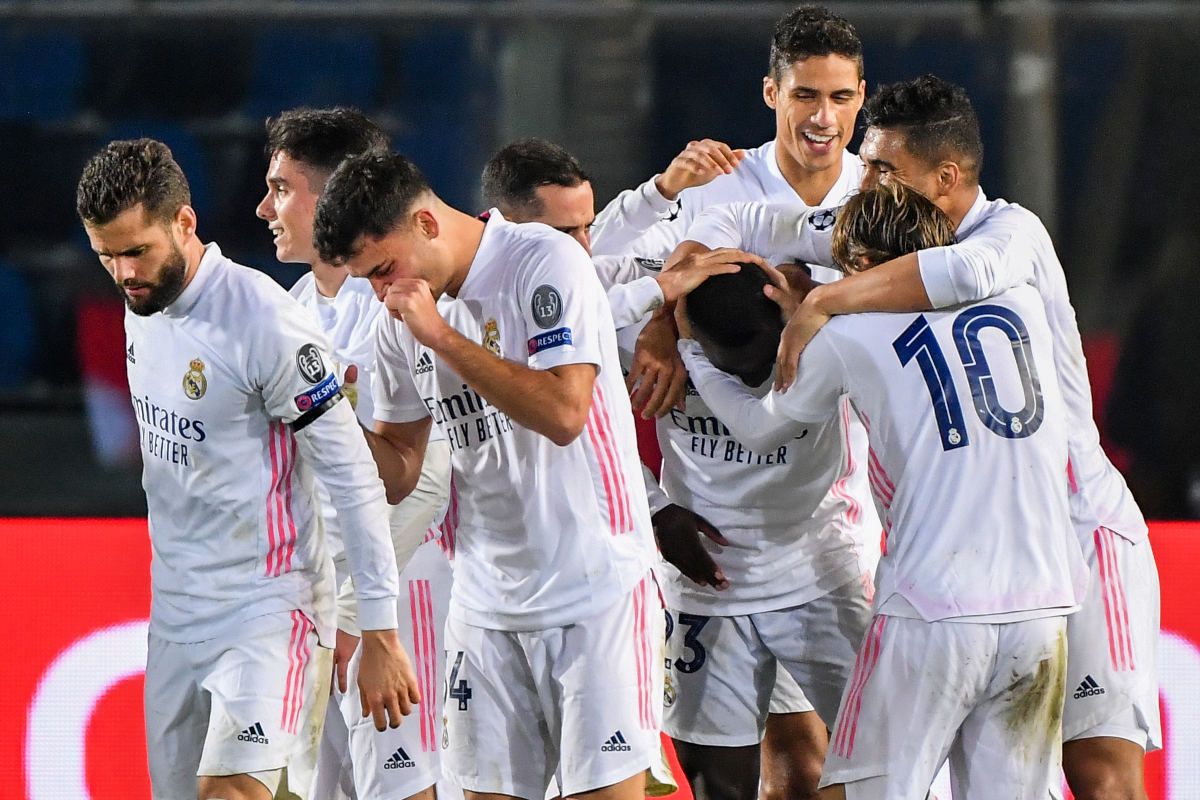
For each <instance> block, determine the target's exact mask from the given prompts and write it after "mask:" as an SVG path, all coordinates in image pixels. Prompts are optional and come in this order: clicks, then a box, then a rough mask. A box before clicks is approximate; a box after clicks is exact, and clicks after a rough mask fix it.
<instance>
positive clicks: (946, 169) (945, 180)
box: [937, 161, 962, 195]
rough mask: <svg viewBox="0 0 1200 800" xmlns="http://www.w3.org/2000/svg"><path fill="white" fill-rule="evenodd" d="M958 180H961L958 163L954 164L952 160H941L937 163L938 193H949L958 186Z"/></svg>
mask: <svg viewBox="0 0 1200 800" xmlns="http://www.w3.org/2000/svg"><path fill="white" fill-rule="evenodd" d="M960 180H962V170H961V169H960V168H959V166H958V164H955V163H954V162H953V161H943V162H942V163H941V164H938V168H937V183H938V193H939V194H941V195H947V194H950V192H952V191H954V189H956V188H957V187H958V183H959V181H960Z"/></svg>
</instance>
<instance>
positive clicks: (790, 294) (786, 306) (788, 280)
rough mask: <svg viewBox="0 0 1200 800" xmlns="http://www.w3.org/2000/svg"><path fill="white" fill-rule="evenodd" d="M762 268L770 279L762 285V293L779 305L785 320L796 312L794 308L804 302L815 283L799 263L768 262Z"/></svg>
mask: <svg viewBox="0 0 1200 800" xmlns="http://www.w3.org/2000/svg"><path fill="white" fill-rule="evenodd" d="M763 269H764V270H765V271H766V273H767V277H768V278H770V279H771V284H770V285H769V286H764V287H763V294H765V295H766V296H767V297H769V298H771V300H773V301H774V302H775V305H777V306H779V311H780V313H781V314H782V315H783V319H784V321H785V322H786V321H787V320H789V319H791V318H792V314H795V313H796V308H797V307H799V305H800V304H801V303H802V302H804V298H805V297H807V296H808V293H809V292H811V291H812V289H813V287H814V286H816V285H817V283H816V281H814V280H813V279H812V278H811V277H809V275H808V273H807V272H805V271H804V268H803V267H801V266H800V265H799V264H780V265H779V266H778V267H772V266H770V265H769V264H768V265H764V266H763Z"/></svg>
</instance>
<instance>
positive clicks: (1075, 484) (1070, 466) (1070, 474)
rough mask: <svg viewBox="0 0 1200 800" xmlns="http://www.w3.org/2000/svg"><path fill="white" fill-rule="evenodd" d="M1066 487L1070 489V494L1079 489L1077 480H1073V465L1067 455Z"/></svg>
mask: <svg viewBox="0 0 1200 800" xmlns="http://www.w3.org/2000/svg"><path fill="white" fill-rule="evenodd" d="M1067 488H1068V489H1070V490H1071V494H1075V493H1077V492H1078V491H1079V482H1078V481H1076V480H1075V465H1074V464H1072V463H1071V457H1070V456H1067Z"/></svg>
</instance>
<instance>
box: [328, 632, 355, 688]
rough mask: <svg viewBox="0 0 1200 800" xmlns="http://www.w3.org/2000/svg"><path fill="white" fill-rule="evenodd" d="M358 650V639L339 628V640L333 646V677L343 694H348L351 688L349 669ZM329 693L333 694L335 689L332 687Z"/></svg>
mask: <svg viewBox="0 0 1200 800" xmlns="http://www.w3.org/2000/svg"><path fill="white" fill-rule="evenodd" d="M357 649H358V637H357V636H355V635H354V634H353V633H346V632H345V631H344V630H342V629H341V628H338V632H337V639H336V640H335V643H334V645H333V676H334V678H335V679H336V680H337V687H338V691H339V692H341V693H342V694H345V693H346V689H347V688H348V686H349V684H348V683H347V682H346V680H347V669H348V668H349V666H350V657H351V656H352V655H354V651H355V650H357ZM329 693H330V694H333V687H330V690H329Z"/></svg>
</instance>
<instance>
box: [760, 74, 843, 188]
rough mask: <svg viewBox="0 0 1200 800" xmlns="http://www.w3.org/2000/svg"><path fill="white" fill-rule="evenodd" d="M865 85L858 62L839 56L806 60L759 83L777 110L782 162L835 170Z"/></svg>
mask: <svg viewBox="0 0 1200 800" xmlns="http://www.w3.org/2000/svg"><path fill="white" fill-rule="evenodd" d="M865 93H866V82H865V81H863V80H862V78H860V77H859V64H858V62H857V61H855V60H854V59H850V58H846V57H845V56H839V55H827V56H810V57H808V58H805V59H802V60H800V61H796V62H795V63H793V64H792V65H791V66H789V67H788V68H787V69H785V70H783V71H782V72H781V74H780V76H779V78H778V80H776V79H775V78H773V77H770V76H768V77H766V78H764V79H763V99H764V100H765V101H766V104H767V105H768V106H770V107H771V108H773V109H774V110H775V137H776V140H777V141H778V142H779V145H780V158H781V159H782V158H786V159H788V160H789V161H791V162H792V163H794V164H795V165H796V166H798V167H800V168H801V169H802V170H805V171H809V172H820V171H823V170H827V169H831V168H836V167H837V166H838V165H839V164H840V163H841V158H842V151H844V150H845V149H846V145H847V144H849V143H850V139H851V137H852V136H853V135H854V121H855V119H857V117H858V111H859V109H860V108H862V104H863V99H864V96H865Z"/></svg>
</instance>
